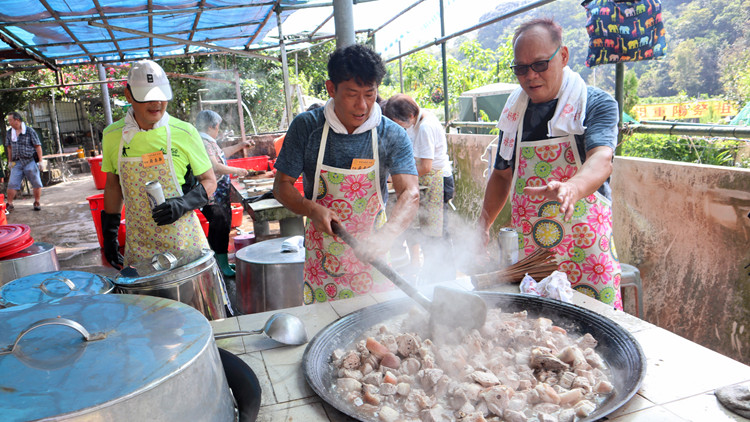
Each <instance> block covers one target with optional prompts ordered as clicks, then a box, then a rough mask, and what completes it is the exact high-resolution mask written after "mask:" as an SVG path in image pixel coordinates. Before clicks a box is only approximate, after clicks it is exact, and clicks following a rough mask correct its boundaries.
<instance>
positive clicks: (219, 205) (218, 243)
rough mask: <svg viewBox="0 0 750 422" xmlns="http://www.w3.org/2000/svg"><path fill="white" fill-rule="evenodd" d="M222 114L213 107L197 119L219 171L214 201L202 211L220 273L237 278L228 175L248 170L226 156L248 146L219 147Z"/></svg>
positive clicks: (209, 155)
mask: <svg viewBox="0 0 750 422" xmlns="http://www.w3.org/2000/svg"><path fill="white" fill-rule="evenodd" d="M221 120H222V119H221V116H219V114H218V113H216V112H215V111H212V110H203V111H201V112H200V113H198V117H197V118H196V120H195V127H196V128H197V129H198V132H199V133H200V136H201V139H203V145H204V146H205V147H206V152H207V153H208V158H209V159H210V160H211V167H212V168H213V170H214V173H215V174H216V193H214V199H213V201H209V203H208V205H206V206H204V207H203V209H202V210H201V211H202V212H203V215H205V216H206V220H208V244H209V245H210V246H211V249H212V250H213V251H214V254H216V262H217V263H218V264H219V268H220V269H221V273H222V274H224V276H225V277H234V274H235V273H234V268H233V265H230V264H229V258H228V257H227V254H228V252H229V230H230V229H231V224H232V205H231V204H230V202H229V190H230V183H231V182H230V181H229V176H230V175H235V176H238V177H243V176H246V175H247V170H245V169H243V168H239V167H229V166H227V159H226V156H227V155H229V156H231V155H232V154H234V153H236V152H237V151H240V150H241V149H242V148H244V147H245V146H246V143H243V142H239V143H237V144H236V145H232V146H230V147H226V148H224V149H222V148H220V147H219V144H218V143H216V138H217V137H218V136H219V125H220V124H221Z"/></svg>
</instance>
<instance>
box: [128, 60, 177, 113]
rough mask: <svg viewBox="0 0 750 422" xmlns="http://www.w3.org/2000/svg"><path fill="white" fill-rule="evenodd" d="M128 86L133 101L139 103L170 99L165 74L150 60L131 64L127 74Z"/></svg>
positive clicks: (170, 94)
mask: <svg viewBox="0 0 750 422" xmlns="http://www.w3.org/2000/svg"><path fill="white" fill-rule="evenodd" d="M128 85H130V92H131V94H133V99H134V100H136V101H138V102H141V103H143V102H146V101H169V100H171V99H172V88H171V87H170V86H169V80H168V79H167V74H166V73H164V69H162V68H161V66H159V65H158V64H156V62H153V61H151V60H141V61H138V62H135V63H133V66H132V67H131V68H130V72H128Z"/></svg>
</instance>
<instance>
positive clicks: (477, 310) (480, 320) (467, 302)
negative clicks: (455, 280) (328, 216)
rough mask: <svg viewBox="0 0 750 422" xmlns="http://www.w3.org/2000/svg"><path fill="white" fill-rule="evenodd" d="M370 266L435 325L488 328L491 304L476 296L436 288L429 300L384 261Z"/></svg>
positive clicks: (343, 234)
mask: <svg viewBox="0 0 750 422" xmlns="http://www.w3.org/2000/svg"><path fill="white" fill-rule="evenodd" d="M331 228H332V229H333V232H334V233H335V234H336V236H338V237H340V238H341V239H342V240H343V241H344V242H346V244H348V245H349V246H351V247H352V248H353V249H354V250H356V249H357V248H358V246H359V242H358V241H357V239H355V238H354V237H353V236H352V235H351V234H349V233H348V232H347V231H346V230H344V228H343V227H341V225H340V224H338V223H337V222H335V221H331ZM369 264H370V265H372V266H373V267H375V269H377V270H378V271H380V272H381V273H382V274H383V275H384V276H386V277H387V278H388V279H389V280H391V281H392V282H393V284H395V285H396V286H398V288H399V289H401V290H403V291H404V293H406V294H407V295H409V297H411V298H412V299H414V301H416V302H417V303H418V304H419V305H420V306H422V307H423V308H424V309H425V310H426V311H427V312H429V313H430V321H431V322H434V323H439V324H445V325H450V326H460V327H465V328H468V329H472V328H477V329H478V328H480V327H482V326H483V325H484V321H485V320H486V319H487V303H486V302H485V301H484V299H482V298H481V297H479V296H478V295H476V294H474V293H471V292H467V291H464V290H458V289H451V288H448V287H443V286H436V287H435V290H434V292H433V294H432V300H429V299H427V298H426V297H425V296H424V295H423V294H422V293H420V292H419V291H418V290H417V289H415V288H414V286H412V285H411V284H409V282H408V281H406V280H405V279H404V278H403V277H401V275H399V274H398V273H397V272H396V271H394V270H393V268H391V267H390V266H389V265H388V264H386V262H385V261H383V259H381V258H375V259H372V260H371V261H370V262H369Z"/></svg>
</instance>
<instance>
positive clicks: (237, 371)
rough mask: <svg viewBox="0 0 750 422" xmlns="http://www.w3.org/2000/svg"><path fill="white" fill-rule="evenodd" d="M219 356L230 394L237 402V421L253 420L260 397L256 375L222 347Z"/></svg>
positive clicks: (255, 416)
mask: <svg viewBox="0 0 750 422" xmlns="http://www.w3.org/2000/svg"><path fill="white" fill-rule="evenodd" d="M219 357H220V358H221V364H222V365H223V366H224V375H226V377H227V383H228V384H229V388H230V389H231V390H232V395H233V396H234V400H235V402H236V404H237V410H238V412H239V422H255V420H256V419H257V418H258V412H259V411H260V397H261V393H262V390H261V388H260V382H258V377H256V376H255V372H253V370H252V369H250V367H249V366H247V364H246V363H245V361H243V360H242V359H240V358H239V357H237V356H235V355H234V354H232V353H231V352H228V351H226V350H224V349H222V348H219Z"/></svg>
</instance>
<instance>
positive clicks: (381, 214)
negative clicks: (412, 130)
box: [303, 122, 393, 305]
mask: <svg viewBox="0 0 750 422" xmlns="http://www.w3.org/2000/svg"><path fill="white" fill-rule="evenodd" d="M328 129H329V126H328V123H327V122H326V124H325V125H324V126H323V135H322V137H321V140H320V150H319V152H318V162H317V165H316V168H315V183H314V185H313V192H314V193H315V194H316V198H315V202H316V203H318V204H321V205H323V206H324V207H326V208H328V209H331V210H333V211H335V212H336V214H337V215H338V216H339V218H340V219H341V224H342V225H343V226H344V228H345V229H346V230H347V231H348V232H349V233H351V234H352V236H354V237H355V238H357V239H366V238H367V237H369V236H370V234H371V233H372V232H373V231H375V230H376V229H378V228H380V227H381V226H382V225H383V224H385V221H386V217H385V207H384V205H383V196H382V195H381V192H380V170H379V169H380V167H379V163H378V135H377V132H376V130H375V129H373V130H372V132H371V133H372V149H373V157H374V161H375V163H374V165H373V166H372V167H369V168H366V169H363V170H349V169H342V168H336V167H331V166H326V165H324V164H323V156H324V154H325V148H326V144H327V141H328ZM392 288H393V283H391V282H390V281H388V279H386V278H385V277H384V276H383V275H382V274H380V272H378V271H377V270H376V269H374V268H373V267H372V266H371V265H370V264H366V263H363V262H361V261H360V260H359V259H357V257H356V256H355V255H354V251H353V250H352V249H351V248H350V247H349V246H348V245H347V244H346V243H344V241H343V240H341V239H339V238H338V237H334V236H330V235H328V234H326V233H323V232H320V231H318V230H316V229H315V226H314V225H313V224H312V221H311V220H310V219H308V220H307V223H306V227H305V264H304V287H303V297H304V303H305V304H307V305H309V304H311V303H313V302H326V301H329V300H337V299H345V298H350V297H353V296H356V295H362V294H367V293H370V292H382V291H385V290H389V289H392Z"/></svg>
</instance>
